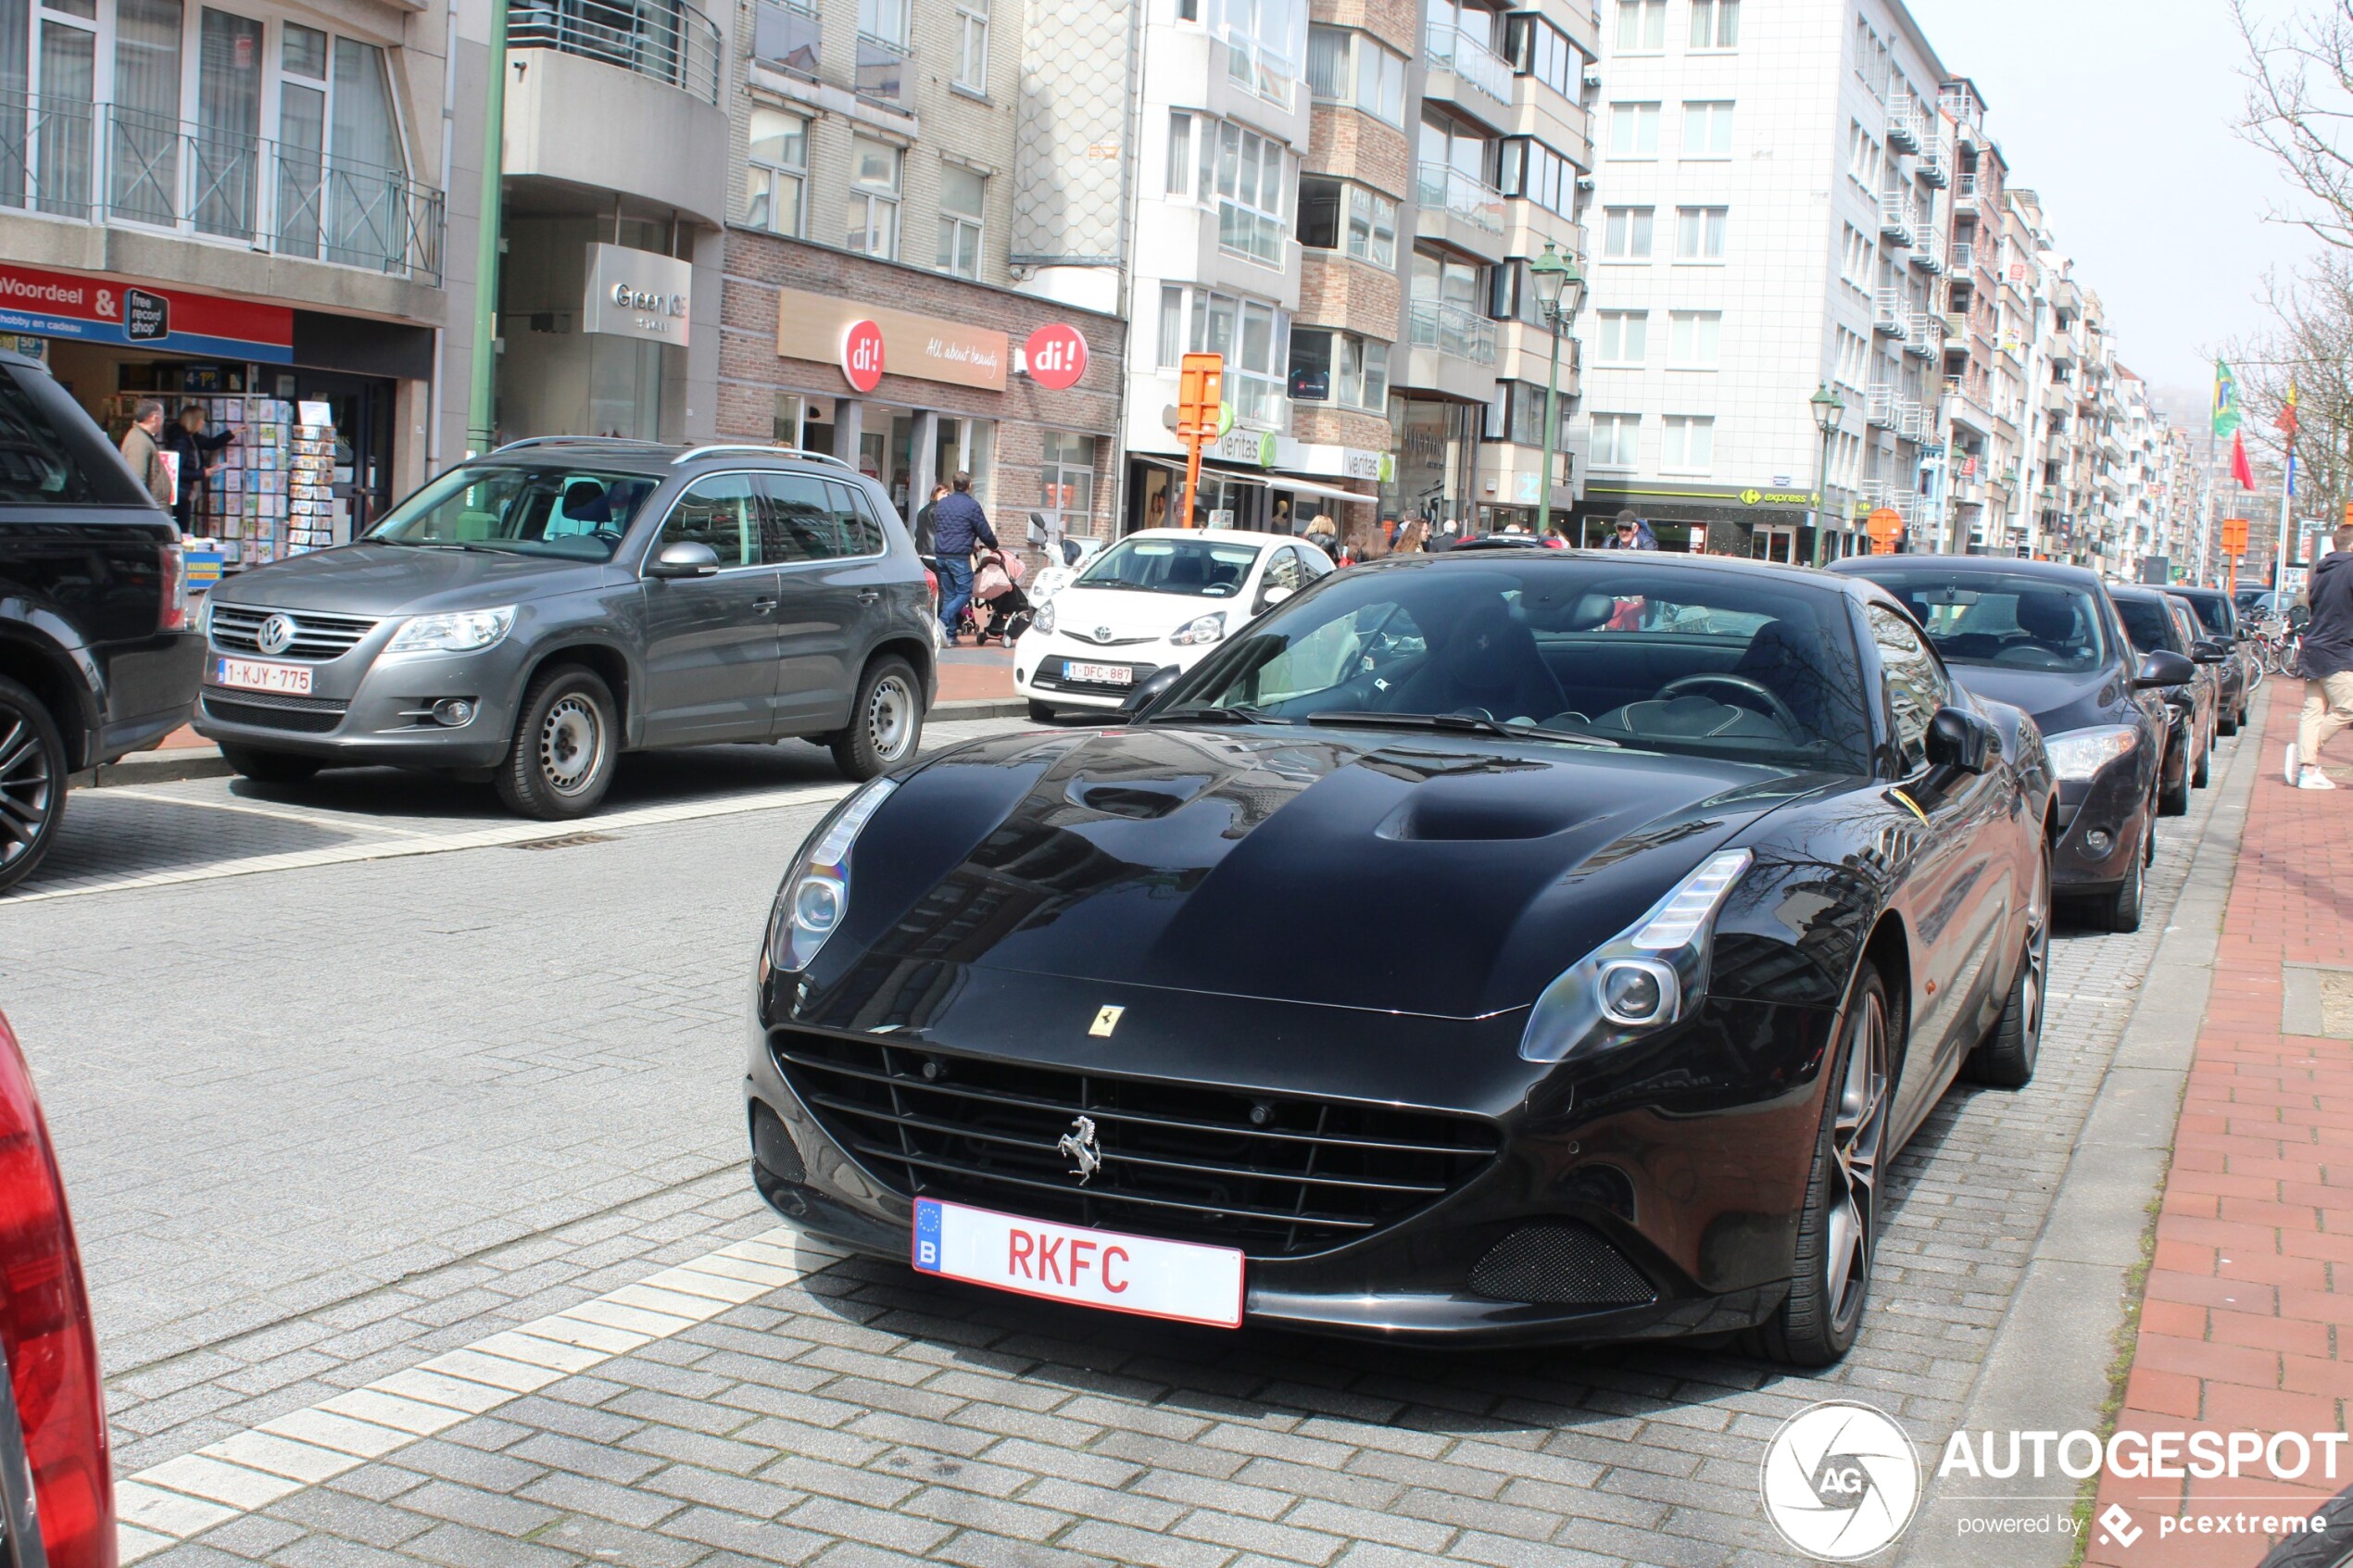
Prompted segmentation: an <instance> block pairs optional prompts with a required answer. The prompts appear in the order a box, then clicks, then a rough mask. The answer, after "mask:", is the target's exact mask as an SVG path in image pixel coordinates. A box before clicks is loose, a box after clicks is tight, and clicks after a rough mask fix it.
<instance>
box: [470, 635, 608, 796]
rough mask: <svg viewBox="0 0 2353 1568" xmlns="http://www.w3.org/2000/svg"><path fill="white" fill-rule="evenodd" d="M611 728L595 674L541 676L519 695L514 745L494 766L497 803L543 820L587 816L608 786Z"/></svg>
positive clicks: (562, 669)
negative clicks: (521, 695)
mask: <svg viewBox="0 0 2353 1568" xmlns="http://www.w3.org/2000/svg"><path fill="white" fill-rule="evenodd" d="M618 728H619V727H618V725H617V724H616V723H615V721H614V713H613V700H612V691H611V688H610V687H609V686H607V685H606V684H605V683H604V680H603V678H602V677H601V676H599V675H598V674H597V672H596V671H593V670H583V669H581V668H580V667H579V666H578V665H571V664H565V665H558V666H557V667H556V668H554V669H552V670H543V671H540V672H539V674H538V675H537V676H535V677H534V679H533V680H532V683H531V686H530V689H529V690H527V691H526V692H524V693H523V699H522V717H521V718H520V719H518V720H517V721H515V738H514V742H513V744H512V745H511V746H509V747H508V749H507V759H506V760H505V761H504V762H502V763H500V764H499V766H498V774H497V784H498V798H499V799H500V800H501V801H503V802H505V803H506V807H507V809H508V810H510V811H512V812H514V813H515V814H516V815H518V816H523V817H536V818H538V819H539V820H540V821H542V822H562V821H564V820H566V819H568V818H572V817H585V816H586V815H587V814H588V813H589V812H591V811H593V810H595V809H597V808H598V806H600V805H602V804H604V799H605V792H606V791H607V790H609V789H610V788H611V787H612V774H613V763H614V759H615V758H616V756H617V755H618V753H619V751H620V745H621V743H620V735H619V734H618Z"/></svg>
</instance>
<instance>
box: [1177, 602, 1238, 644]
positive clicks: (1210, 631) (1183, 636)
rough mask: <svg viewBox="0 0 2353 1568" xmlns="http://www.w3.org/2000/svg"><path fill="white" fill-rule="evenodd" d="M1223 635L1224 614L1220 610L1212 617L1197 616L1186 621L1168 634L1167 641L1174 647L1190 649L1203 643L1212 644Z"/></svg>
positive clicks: (1224, 628) (1224, 626)
mask: <svg viewBox="0 0 2353 1568" xmlns="http://www.w3.org/2000/svg"><path fill="white" fill-rule="evenodd" d="M1225 634H1226V612H1225V611H1224V610H1222V609H1221V610H1219V611H1218V612H1217V613H1216V614H1214V615H1203V616H1199V617H1196V618H1195V619H1193V620H1191V621H1186V622H1185V623H1184V624H1183V625H1182V626H1179V627H1177V628H1176V631H1174V632H1171V633H1169V634H1168V640H1169V642H1170V644H1171V645H1173V646H1176V647H1180V648H1192V647H1199V646H1202V644H1204V643H1214V642H1215V641H1217V640H1218V639H1219V638H1220V637H1223V636H1224V635H1225Z"/></svg>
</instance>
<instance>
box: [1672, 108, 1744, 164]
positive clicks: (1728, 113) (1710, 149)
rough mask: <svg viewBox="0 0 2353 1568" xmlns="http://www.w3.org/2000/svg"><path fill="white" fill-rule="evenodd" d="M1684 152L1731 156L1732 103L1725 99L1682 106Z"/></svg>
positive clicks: (1702, 155)
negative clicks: (1723, 100)
mask: <svg viewBox="0 0 2353 1568" xmlns="http://www.w3.org/2000/svg"><path fill="white" fill-rule="evenodd" d="M1683 156H1684V157H1711V158H1712V157H1731V156H1732V106H1731V105H1730V104H1728V103H1716V102H1710V103H1687V104H1685V105H1684V106H1683Z"/></svg>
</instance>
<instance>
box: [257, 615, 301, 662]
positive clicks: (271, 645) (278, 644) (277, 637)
mask: <svg viewBox="0 0 2353 1568" xmlns="http://www.w3.org/2000/svg"><path fill="white" fill-rule="evenodd" d="M294 640H295V623H294V621H293V619H292V618H291V617H288V616H283V615H273V616H271V617H270V618H269V619H268V620H267V621H263V622H262V623H261V624H260V626H258V628H256V629H255V631H254V633H253V646H255V647H258V648H259V649H260V650H261V651H262V652H264V653H283V652H285V651H286V650H287V649H288V648H290V647H292V646H294Z"/></svg>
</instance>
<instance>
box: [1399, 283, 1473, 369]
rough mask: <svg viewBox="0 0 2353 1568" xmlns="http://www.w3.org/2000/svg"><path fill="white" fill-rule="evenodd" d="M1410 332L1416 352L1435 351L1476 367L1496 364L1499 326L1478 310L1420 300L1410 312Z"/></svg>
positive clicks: (1407, 316)
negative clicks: (1496, 330) (1497, 328)
mask: <svg viewBox="0 0 2353 1568" xmlns="http://www.w3.org/2000/svg"><path fill="white" fill-rule="evenodd" d="M1406 330H1407V341H1408V342H1409V343H1411V344H1412V345H1413V346H1415V347H1416V348H1435V349H1437V350H1438V351H1439V352H1440V353H1441V354H1452V355H1453V356H1454V357H1455V358H1461V359H1467V360H1469V361H1470V362H1471V363H1472V364H1474V365H1492V364H1493V363H1494V362H1495V323H1494V322H1492V321H1491V320H1488V319H1487V318H1486V317H1484V316H1481V315H1480V314H1479V313H1478V311H1476V310H1469V309H1466V308H1465V307H1462V306H1459V305H1448V304H1445V303H1444V302H1442V301H1441V300H1435V299H1417V300H1415V301H1414V302H1413V304H1412V306H1411V307H1409V308H1408V309H1407V311H1406Z"/></svg>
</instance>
